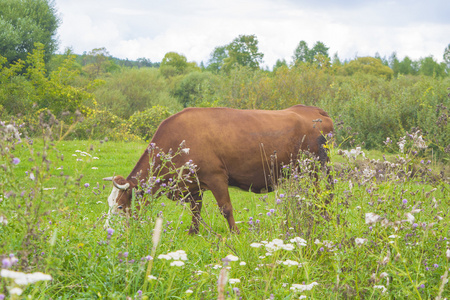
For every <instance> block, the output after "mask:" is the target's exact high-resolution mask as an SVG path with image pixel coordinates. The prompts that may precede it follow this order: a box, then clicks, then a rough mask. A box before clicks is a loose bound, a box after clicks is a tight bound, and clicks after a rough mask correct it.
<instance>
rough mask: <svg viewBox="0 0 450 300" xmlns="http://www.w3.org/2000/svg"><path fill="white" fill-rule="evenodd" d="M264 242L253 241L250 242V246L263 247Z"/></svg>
mask: <svg viewBox="0 0 450 300" xmlns="http://www.w3.org/2000/svg"><path fill="white" fill-rule="evenodd" d="M262 245H263V244H261V243H251V244H250V247H253V248H259V247H261V246H262Z"/></svg>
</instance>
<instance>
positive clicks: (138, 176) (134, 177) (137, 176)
mask: <svg viewBox="0 0 450 300" xmlns="http://www.w3.org/2000/svg"><path fill="white" fill-rule="evenodd" d="M149 168H150V160H149V154H148V151H147V150H146V151H144V153H143V154H142V156H141V158H140V159H139V161H138V162H137V164H136V166H134V168H133V170H132V171H131V173H130V175H128V177H127V180H128V181H131V182H132V183H133V186H137V185H138V180H139V181H141V182H142V181H144V182H147V180H148V170H149Z"/></svg>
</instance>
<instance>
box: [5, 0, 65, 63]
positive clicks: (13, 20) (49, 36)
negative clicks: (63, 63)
mask: <svg viewBox="0 0 450 300" xmlns="http://www.w3.org/2000/svg"><path fill="white" fill-rule="evenodd" d="M59 22H60V21H59V19H58V17H57V16H56V9H55V5H54V2H53V1H51V0H21V1H17V0H2V1H1V5H0V55H2V56H4V57H6V59H7V62H8V64H11V63H13V62H15V61H18V60H19V59H21V60H25V59H26V57H27V55H28V54H29V53H31V52H32V51H33V49H34V45H35V43H41V44H43V45H44V49H43V50H44V53H45V56H44V60H45V61H46V62H47V61H48V60H49V59H50V57H51V55H52V54H53V53H54V52H55V51H56V49H57V47H58V43H57V39H56V30H57V29H58V25H59Z"/></svg>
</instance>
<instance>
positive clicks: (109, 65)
mask: <svg viewBox="0 0 450 300" xmlns="http://www.w3.org/2000/svg"><path fill="white" fill-rule="evenodd" d="M109 56H110V55H109V52H108V51H107V50H106V48H105V47H102V48H95V49H92V50H91V51H89V53H87V54H86V55H83V72H85V73H86V74H87V75H88V77H89V78H91V79H94V78H97V77H99V76H100V75H101V74H104V73H106V72H111V71H113V70H117V69H118V66H117V65H115V64H114V63H113V62H112V60H110V59H109Z"/></svg>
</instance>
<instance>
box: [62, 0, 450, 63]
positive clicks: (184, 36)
mask: <svg viewBox="0 0 450 300" xmlns="http://www.w3.org/2000/svg"><path fill="white" fill-rule="evenodd" d="M55 6H56V9H57V11H58V13H59V16H60V18H61V22H62V23H61V25H60V27H59V31H58V36H59V41H60V52H63V51H64V49H65V48H67V47H71V48H72V49H73V50H74V51H75V53H78V54H82V53H83V52H84V51H90V50H92V49H94V48H100V47H106V49H107V50H108V52H109V53H110V55H112V56H114V57H119V58H123V59H125V58H128V59H131V60H135V59H137V58H140V57H145V58H149V59H150V60H151V61H152V62H160V61H161V60H162V58H163V57H164V55H165V54H166V53H167V52H171V51H174V52H177V53H180V54H183V55H185V56H186V57H187V59H188V61H195V62H197V63H200V62H201V61H203V62H205V63H206V62H207V61H208V59H209V57H210V54H211V52H212V51H213V50H214V48H215V47H217V46H223V45H226V44H228V43H230V42H231V41H232V40H233V39H234V38H236V37H238V36H239V35H241V34H245V35H250V34H255V35H256V36H257V38H258V41H259V44H258V45H259V50H260V52H262V53H264V65H266V66H269V67H270V68H271V67H272V66H273V65H274V64H275V62H276V61H277V59H286V61H287V62H288V63H289V62H291V60H292V59H291V57H292V55H293V52H294V50H295V48H296V47H297V45H298V43H299V42H300V41H301V40H304V41H306V42H307V43H308V46H309V47H312V46H313V44H314V43H315V42H316V41H321V42H323V43H324V44H325V45H326V46H328V47H329V48H330V49H329V54H330V56H332V55H333V54H334V53H338V56H339V58H340V59H341V60H344V59H353V58H355V57H356V56H374V55H375V53H376V52H378V53H379V54H380V55H381V56H382V57H384V56H386V57H389V56H390V55H391V54H392V53H393V52H394V51H395V52H397V56H398V57H399V58H400V59H403V57H404V56H409V57H410V58H411V59H413V60H417V59H419V58H421V57H426V56H429V55H433V57H434V58H435V59H436V60H438V61H439V62H441V61H442V60H443V59H442V55H443V53H444V49H445V48H446V47H447V45H449V44H450V0H427V1H415V0H401V1H396V0H373V1H372V0H369V1H364V0H343V1H340V0H320V1H316V0H297V1H296V0H226V1H216V0H168V1H164V0H158V1H155V0H55Z"/></svg>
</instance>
